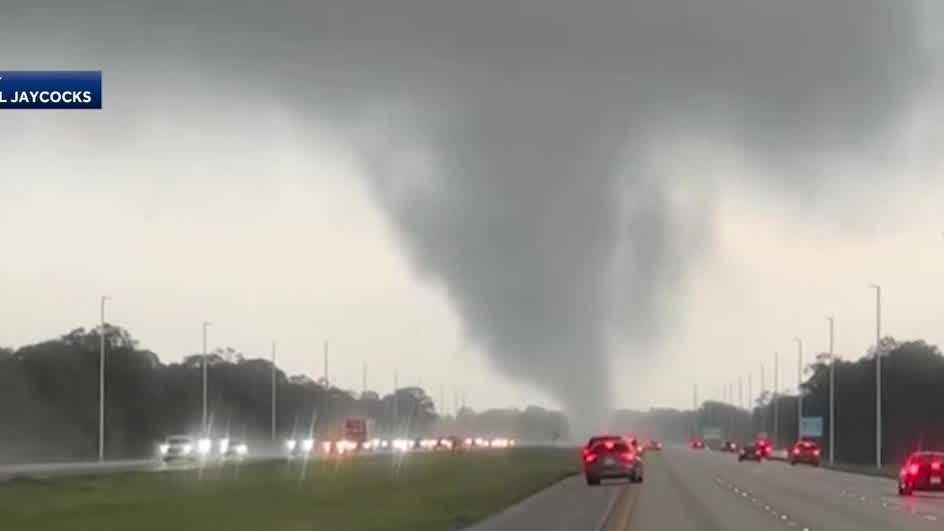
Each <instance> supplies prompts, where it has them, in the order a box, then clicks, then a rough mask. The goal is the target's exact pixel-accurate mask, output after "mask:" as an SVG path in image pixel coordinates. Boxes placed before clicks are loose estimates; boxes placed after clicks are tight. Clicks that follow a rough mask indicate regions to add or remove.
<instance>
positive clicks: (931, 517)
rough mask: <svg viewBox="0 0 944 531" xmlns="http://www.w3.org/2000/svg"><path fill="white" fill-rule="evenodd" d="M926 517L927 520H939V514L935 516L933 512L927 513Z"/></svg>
mask: <svg viewBox="0 0 944 531" xmlns="http://www.w3.org/2000/svg"><path fill="white" fill-rule="evenodd" d="M924 519H925V520H937V516H934V515H933V514H926V515H924Z"/></svg>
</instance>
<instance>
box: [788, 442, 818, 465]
mask: <svg viewBox="0 0 944 531" xmlns="http://www.w3.org/2000/svg"><path fill="white" fill-rule="evenodd" d="M819 454H820V449H819V445H818V444H816V442H815V441H799V442H797V443H796V444H795V445H793V449H792V450H790V464H791V465H794V466H796V464H797V463H806V464H808V465H813V466H819V463H820V456H819Z"/></svg>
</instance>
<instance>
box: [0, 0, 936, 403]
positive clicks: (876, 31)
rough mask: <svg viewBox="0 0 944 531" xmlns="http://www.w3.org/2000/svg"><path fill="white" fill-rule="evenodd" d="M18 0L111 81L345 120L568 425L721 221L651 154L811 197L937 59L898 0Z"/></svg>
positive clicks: (487, 323) (428, 243) (428, 248)
mask: <svg viewBox="0 0 944 531" xmlns="http://www.w3.org/2000/svg"><path fill="white" fill-rule="evenodd" d="M174 4H176V5H174ZM24 5H26V4H24ZM28 5H29V6H33V7H14V6H12V5H11V6H10V7H8V8H6V9H5V11H6V13H5V14H6V15H7V18H6V19H5V20H4V21H2V22H0V29H2V30H5V31H7V32H8V33H6V37H0V39H2V41H0V42H4V44H6V47H7V49H8V50H9V49H10V46H11V43H20V45H21V46H22V45H23V44H22V43H24V42H30V41H33V42H38V43H39V44H40V50H41V51H37V52H36V53H37V54H39V56H40V57H62V56H64V57H67V58H69V59H67V60H75V61H79V62H81V61H83V60H84V61H91V62H92V63H97V62H101V63H102V66H103V67H104V68H105V69H106V70H108V71H109V77H114V78H117V79H118V81H116V83H119V84H120V83H121V82H123V81H122V77H123V76H127V77H128V79H127V80H126V81H127V83H133V82H134V81H135V80H132V79H130V78H131V77H132V76H131V75H130V74H128V73H127V72H128V71H129V70H128V69H129V68H130V69H131V70H135V71H136V75H138V76H145V77H147V76H151V77H154V78H155V79H157V81H158V82H159V83H168V84H173V82H172V81H167V80H164V81H161V80H160V78H159V77H158V76H160V77H165V76H168V75H171V76H172V75H173V74H172V73H173V71H174V67H175V66H176V67H179V66H181V65H187V66H188V68H189V69H191V70H189V71H192V69H196V70H199V71H200V72H201V75H202V76H203V77H204V78H206V79H208V80H209V81H208V86H211V87H212V86H213V80H215V79H225V80H227V83H229V84H231V85H232V87H230V88H228V89H227V90H233V91H237V92H242V93H246V94H253V95H255V97H271V98H272V99H273V101H274V102H278V103H281V104H288V105H291V106H293V107H295V108H296V109H297V110H298V111H299V112H300V113H305V114H306V115H307V116H311V117H319V118H322V119H330V120H332V121H334V123H335V124H337V126H338V127H339V128H340V130H342V131H344V132H345V134H347V135H349V138H350V139H351V140H352V141H353V142H355V143H356V144H357V147H358V148H359V149H360V150H361V153H362V154H363V156H364V158H365V160H366V161H367V163H368V167H369V168H370V169H371V171H370V172H369V179H370V181H371V184H372V189H373V191H374V192H375V195H376V200H377V201H378V203H379V204H380V205H381V206H382V207H383V208H384V210H385V211H386V212H387V213H388V215H389V218H390V220H391V221H392V222H393V223H394V225H395V226H396V227H397V228H398V229H399V232H400V234H401V235H402V237H403V238H404V241H405V242H406V244H407V247H408V249H409V253H410V256H411V257H412V260H413V261H414V263H415V265H416V267H417V269H418V270H419V271H421V272H423V273H424V274H425V275H427V276H428V277H429V278H432V279H434V280H435V281H437V282H441V283H442V284H443V285H444V286H445V288H446V289H447V291H448V293H449V296H450V298H451V300H452V302H453V303H454V306H455V308H456V309H457V311H458V313H459V315H460V316H461V318H462V319H463V322H464V324H465V327H466V330H467V332H468V334H469V335H470V336H471V337H472V338H473V339H474V340H476V341H477V342H479V343H481V344H483V345H484V346H485V347H486V349H487V351H488V352H489V353H490V355H491V356H492V358H493V361H494V362H495V363H496V365H497V366H498V367H500V368H501V369H502V370H504V371H506V372H507V373H508V374H510V375H512V376H514V377H516V378H518V379H520V380H523V381H528V382H531V383H534V384H536V385H538V386H541V387H543V388H545V389H547V390H548V391H550V392H552V393H553V394H554V395H555V396H556V397H558V398H559V399H561V400H562V401H563V402H564V403H565V404H566V405H567V406H568V407H569V408H570V409H571V410H572V411H573V412H586V411H593V410H599V409H600V405H601V404H607V403H608V400H609V390H608V382H609V380H610V376H609V375H608V372H607V367H608V362H607V355H606V353H607V348H608V337H609V336H610V335H611V334H612V333H613V332H616V333H620V334H626V335H628V336H629V337H631V338H634V339H635V340H636V341H637V344H638V345H639V346H640V349H642V348H644V347H646V346H649V345H651V344H653V343H652V341H650V340H647V339H646V338H647V336H650V335H657V334H658V332H659V330H660V329H661V327H662V325H663V324H664V323H665V322H666V319H671V318H672V316H673V314H672V313H671V312H670V309H669V308H667V306H668V304H666V301H671V298H672V295H673V294H674V292H675V291H676V289H677V287H678V286H679V285H682V283H683V282H684V280H685V277H686V272H687V266H688V264H690V263H691V261H692V260H693V259H695V258H696V257H697V256H698V255H699V253H700V251H701V250H702V248H703V247H704V246H705V245H706V241H707V240H706V237H707V235H708V234H709V233H710V230H711V211H712V201H713V198H714V195H715V194H714V193H713V192H712V191H711V190H710V189H711V186H710V185H707V186H706V185H705V184H704V183H703V182H702V181H701V180H700V176H699V174H698V173H697V172H698V169H699V168H697V167H692V168H690V170H691V172H692V174H691V175H690V176H689V177H688V178H686V179H684V180H680V179H678V178H677V177H675V178H667V177H666V175H665V174H664V166H663V164H661V163H660V161H659V160H653V159H652V157H651V156H650V155H651V153H652V151H651V149H652V148H653V147H654V146H659V145H665V144H666V143H671V142H673V141H675V140H676V139H677V138H679V137H694V138H698V137H711V138H715V139H716V140H718V141H721V142H734V143H736V144H737V145H738V147H739V148H741V149H743V150H744V152H745V153H747V154H749V155H750V156H751V157H755V158H756V159H758V160H759V161H761V162H762V163H763V164H764V165H766V166H767V167H768V168H769V169H770V172H769V173H770V175H773V176H774V177H772V178H773V179H780V180H787V179H791V180H793V182H792V184H791V187H793V188H794V189H796V190H797V191H798V192H804V191H806V190H809V189H810V188H811V187H815V186H817V182H818V179H822V178H823V177H822V175H819V174H818V173H817V172H816V171H809V172H807V173H804V174H803V175H802V176H801V175H799V174H794V173H792V171H783V170H784V169H785V168H787V167H790V166H791V165H793V164H796V161H798V160H801V161H802V160H807V158H809V160H813V158H814V157H821V156H822V154H823V153H829V154H831V156H836V157H844V156H851V155H854V154H855V153H858V152H860V151H865V150H869V149H872V148H873V147H874V146H875V145H876V144H877V143H878V142H880V141H881V140H882V139H883V137H884V135H886V134H887V131H888V127H889V125H890V124H891V123H893V122H894V120H895V118H896V116H897V115H898V114H899V113H900V112H901V111H902V110H904V109H906V108H907V105H908V103H909V100H910V98H911V97H912V96H913V93H914V91H915V90H916V89H917V87H919V86H920V84H921V83H922V81H923V79H924V75H925V67H926V66H925V63H926V58H925V57H924V56H923V53H924V52H923V48H922V44H921V40H920V39H921V37H920V35H919V34H918V31H917V29H916V28H917V17H916V11H915V6H914V5H913V4H912V3H910V2H907V1H902V0H896V1H888V0H789V1H782V0H776V1H774V0H771V1H764V0H651V1H639V0H635V1H634V0H619V1H617V0H613V1H595V2H591V1H580V2H577V1H566V2H565V1H561V0H502V1H481V0H480V1H470V2H446V1H442V0H382V1H381V0H378V1H365V0H338V1H331V2H290V3H285V2H233V1H226V2H206V1H203V2H200V1H191V2H147V3H145V2H133V1H130V2H115V3H113V4H112V5H111V6H110V7H101V8H100V9H94V10H88V9H85V8H82V9H80V8H78V7H68V6H74V3H73V2H65V3H64V5H65V6H66V7H65V8H64V10H60V11H58V12H56V13H53V12H51V11H46V10H43V11H41V10H39V9H38V8H36V7H35V5H36V3H34V2H31V3H29V4H28ZM44 33H48V34H49V36H50V37H52V40H51V41H47V43H46V44H45V45H43V44H42V43H43V39H42V35H43V34H44ZM63 33H66V34H67V36H65V37H64V36H63ZM2 34H3V32H0V35H2ZM77 42H78V43H79V44H77ZM49 43H52V44H49ZM57 43H59V44H60V45H61V46H62V47H67V48H68V49H60V48H57ZM66 43H68V44H66ZM43 50H44V51H43ZM43 54H46V55H45V56H44V55H43ZM57 54H63V55H57ZM119 65H120V66H119ZM121 68H124V69H125V70H124V71H121V70H120V69H121ZM138 81H140V80H138ZM119 86H120V85H119ZM114 91H115V88H112V89H110V92H111V93H112V94H114ZM309 113H310V114H309ZM661 153H662V154H663V155H665V152H664V151H662V152H661ZM807 169H810V168H807ZM769 184H775V185H776V184H778V183H776V182H771V183H769ZM686 192H688V193H689V195H690V197H689V198H688V199H687V200H686V201H683V202H679V201H676V200H674V199H673V198H674V197H676V196H678V195H679V194H680V193H682V194H684V193H686ZM405 311H408V309H405ZM627 312H628V313H627ZM635 355H637V356H644V354H642V353H641V352H637V353H635ZM637 377H638V376H637ZM617 379H619V378H617Z"/></svg>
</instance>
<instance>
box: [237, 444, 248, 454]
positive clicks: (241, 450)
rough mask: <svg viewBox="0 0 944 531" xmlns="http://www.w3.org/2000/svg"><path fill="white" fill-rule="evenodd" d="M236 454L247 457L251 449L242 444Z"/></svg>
mask: <svg viewBox="0 0 944 531" xmlns="http://www.w3.org/2000/svg"><path fill="white" fill-rule="evenodd" d="M236 453H237V454H239V455H246V454H248V453H249V447H248V446H246V445H245V444H240V445H238V446H236Z"/></svg>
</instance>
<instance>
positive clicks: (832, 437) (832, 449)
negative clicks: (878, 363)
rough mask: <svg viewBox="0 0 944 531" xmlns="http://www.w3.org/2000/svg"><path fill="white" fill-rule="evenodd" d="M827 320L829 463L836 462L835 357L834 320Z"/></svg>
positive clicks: (830, 318) (829, 318) (828, 318)
mask: <svg viewBox="0 0 944 531" xmlns="http://www.w3.org/2000/svg"><path fill="white" fill-rule="evenodd" d="M826 320H827V321H829V464H831V465H832V464H834V463H835V462H836V357H835V355H834V354H833V338H834V333H835V324H836V323H835V320H834V319H833V318H832V317H831V316H830V317H827V318H826Z"/></svg>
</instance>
